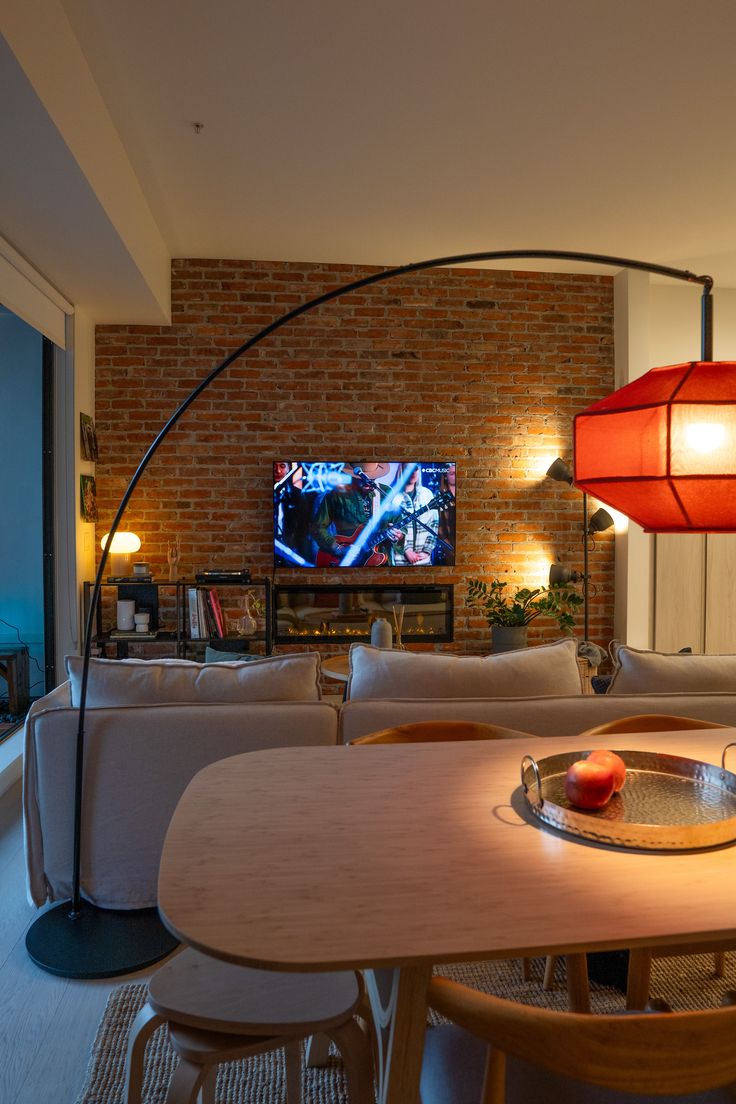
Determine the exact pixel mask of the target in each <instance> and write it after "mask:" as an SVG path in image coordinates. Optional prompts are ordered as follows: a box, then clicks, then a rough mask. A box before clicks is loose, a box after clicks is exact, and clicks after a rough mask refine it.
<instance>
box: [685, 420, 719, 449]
mask: <svg viewBox="0 0 736 1104" xmlns="http://www.w3.org/2000/svg"><path fill="white" fill-rule="evenodd" d="M685 440H686V442H687V446H688V448H691V449H692V450H693V452H715V451H716V449H719V448H722V447H723V445H724V443H725V440H726V429H725V426H722V425H720V424H719V423H718V422H691V423H690V425H687V426H685Z"/></svg>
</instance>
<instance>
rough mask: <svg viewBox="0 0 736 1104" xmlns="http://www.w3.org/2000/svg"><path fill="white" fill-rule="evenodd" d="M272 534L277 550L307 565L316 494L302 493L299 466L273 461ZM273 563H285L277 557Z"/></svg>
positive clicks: (312, 547)
mask: <svg viewBox="0 0 736 1104" xmlns="http://www.w3.org/2000/svg"><path fill="white" fill-rule="evenodd" d="M273 485H274V533H275V535H276V539H277V541H278V542H279V543H280V545H281V547H283V548H286V549H291V550H292V551H294V552H296V553H297V555H298V556H299V557H300V560H302V561H304V562H305V563H311V562H312V561H313V559H314V553H315V545H314V542H313V540H312V538H311V536H310V533H309V526H310V522H311V519H312V514H313V512H314V507H315V504H316V499H317V495H316V494H315V493H314V492H308V491H305V490H304V472H303V469H302V466H301V464H297V463H295V462H294V461H288V460H276V461H274V465H273ZM276 562H277V563H279V564H282V563H288V562H289V561H288V560H285V559H284V557H283V556H279V555H277V557H276Z"/></svg>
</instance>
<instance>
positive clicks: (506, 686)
mask: <svg viewBox="0 0 736 1104" xmlns="http://www.w3.org/2000/svg"><path fill="white" fill-rule="evenodd" d="M581 693H582V687H581V684H580V671H579V668H578V664H577V645H576V643H575V641H574V640H573V639H571V638H568V639H566V640H559V641H557V642H556V643H554V644H542V645H540V646H539V647H536V648H520V649H519V650H518V651H514V652H501V653H500V654H498V655H489V656H453V655H445V654H441V653H439V652H405V651H400V650H398V649H391V648H386V649H384V648H373V647H371V646H370V645H367V644H353V646H352V648H351V649H350V677H349V679H348V693H347V697H348V698H349V699H351V700H359V699H365V698H496V697H501V696H503V697H509V696H519V697H523V696H524V695H527V694H581Z"/></svg>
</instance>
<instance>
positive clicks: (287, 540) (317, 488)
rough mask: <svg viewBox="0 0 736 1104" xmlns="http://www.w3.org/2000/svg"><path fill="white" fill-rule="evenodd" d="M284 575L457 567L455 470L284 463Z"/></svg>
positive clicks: (280, 473) (280, 516)
mask: <svg viewBox="0 0 736 1104" xmlns="http://www.w3.org/2000/svg"><path fill="white" fill-rule="evenodd" d="M273 528H274V562H275V564H276V566H280V567H352V568H356V567H402V568H408V567H429V566H432V565H438V566H439V565H441V566H447V567H451V566H453V565H454V563H455V464H454V463H450V462H448V461H446V460H417V461H408V462H407V461H405V460H401V461H378V462H376V461H365V462H364V463H357V462H355V461H332V460H330V461H319V460H309V461H308V460H276V461H274V465H273Z"/></svg>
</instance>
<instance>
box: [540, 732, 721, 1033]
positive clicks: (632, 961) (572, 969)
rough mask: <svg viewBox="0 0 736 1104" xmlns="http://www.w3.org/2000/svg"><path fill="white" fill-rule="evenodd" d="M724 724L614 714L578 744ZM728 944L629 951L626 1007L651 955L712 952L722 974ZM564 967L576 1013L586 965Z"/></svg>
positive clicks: (575, 961)
mask: <svg viewBox="0 0 736 1104" xmlns="http://www.w3.org/2000/svg"><path fill="white" fill-rule="evenodd" d="M727 727H728V726H727V725H722V724H717V723H716V722H715V721H703V720H700V719H699V718H697V717H679V716H671V715H670V714H668V713H638V714H635V715H634V716H630V717H616V718H615V719H614V720H612V721H606V722H604V723H603V724H599V725H595V726H594V727H593V728H588V729H586V730H585V732H581V733H580V742H581V746H582V745H583V744H588V745H591V744H592V743H593V742H598V737H599V736H615V735H619V734H625V733H627V732H637V733H639V732H669V731H673V732H674V731H685V730H687V729H693V730H694V729H699V728H727ZM730 949H731V947H730V946H727V945H724V944H723V943H718V944H712V943H709V944H706V945H705V946H697V945H695V944H688V945H686V946H678V947H658V948H657V949H656V950H648V949H645V948H638V949H637V950H632V951H630V952H629V965H628V974H627V981H626V1007H627V1008H629V1009H636V1008H643V1007H644V1005H645V1004H646V1002H647V999H648V997H649V985H650V975H651V963H652V958H672V957H679V956H681V955H688V954H703V953H709V952H711V951H712V952H713V972H714V974H715V976H716V977H723V975H724V972H725V966H726V963H725V959H726V951H727V950H730ZM558 961H559V958H558V956H557V955H549V956H548V957H547V961H546V966H545V971H544V982H543V986H544V988H545V989H547V990H549V989H551V988H553V986H554V977H555V972H556V969H557V964H558ZM565 963H566V970H567V973H568V983H567V984H568V994H569V995H570V1007H571V1009H573V1010H574V1011H577V1012H587V1011H589V1010H590V998H589V994H588V976H587V964H586V960H585V956H584V955H574V956H573V955H567V956H565Z"/></svg>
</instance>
